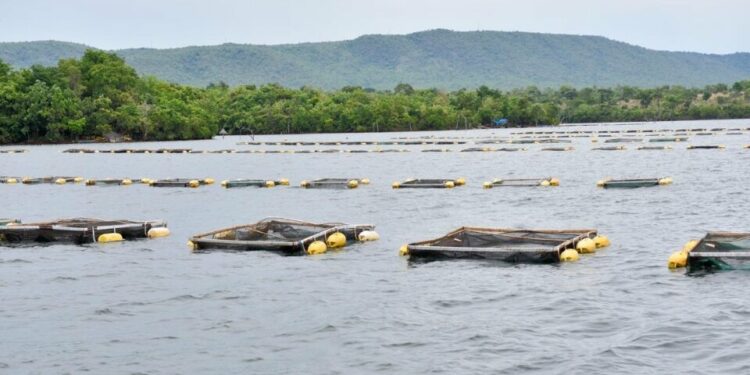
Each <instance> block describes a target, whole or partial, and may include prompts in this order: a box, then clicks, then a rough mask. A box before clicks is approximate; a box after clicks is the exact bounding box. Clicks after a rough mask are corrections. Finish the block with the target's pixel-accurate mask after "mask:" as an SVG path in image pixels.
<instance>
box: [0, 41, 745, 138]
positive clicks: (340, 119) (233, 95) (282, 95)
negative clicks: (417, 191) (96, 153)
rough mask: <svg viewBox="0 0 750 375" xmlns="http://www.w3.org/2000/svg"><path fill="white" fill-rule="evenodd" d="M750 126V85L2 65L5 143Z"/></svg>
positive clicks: (91, 60) (96, 63)
mask: <svg viewBox="0 0 750 375" xmlns="http://www.w3.org/2000/svg"><path fill="white" fill-rule="evenodd" d="M747 117H750V81H741V82H737V83H735V84H733V85H732V86H731V87H730V86H727V85H723V84H718V85H712V86H707V87H705V88H702V89H693V88H684V87H680V86H671V87H669V86H665V87H660V88H653V89H639V88H634V87H617V88H613V89H602V88H584V89H574V88H571V87H561V88H559V89H556V90H552V89H546V90H540V89H538V88H536V87H529V88H526V89H519V90H513V91H508V92H504V91H499V90H494V89H490V88H487V87H484V86H482V87H480V88H478V89H476V90H459V91H455V92H443V91H439V90H435V89H431V90H415V89H413V88H412V87H411V86H409V85H408V84H399V85H398V86H396V87H395V88H394V90H392V91H374V90H369V89H363V88H360V87H345V88H342V89H341V90H338V91H333V92H328V91H321V90H317V89H313V88H309V87H302V88H300V89H289V88H284V87H281V86H279V85H273V84H272V85H264V86H260V87H256V86H239V87H236V88H229V87H228V86H227V85H225V84H223V83H220V84H212V85H209V86H208V87H206V88H196V87H191V86H182V85H177V84H172V83H167V82H164V81H160V80H157V79H155V78H151V77H139V76H138V75H137V74H136V72H135V70H134V69H133V68H131V67H129V66H128V65H126V64H125V62H124V61H123V60H122V59H120V58H119V57H118V56H116V55H114V54H110V53H106V52H102V51H95V50H88V51H87V52H86V53H85V54H84V56H83V57H82V58H81V59H80V60H75V59H68V60H60V62H59V63H58V65H57V66H56V67H42V66H32V67H31V68H28V69H22V70H12V69H11V68H10V67H9V65H7V64H5V63H3V62H2V61H0V143H19V142H59V141H66V140H79V139H92V138H99V137H104V136H111V135H112V134H120V135H124V136H125V137H127V138H130V139H133V140H175V139H195V138H208V137H211V136H212V135H215V134H217V132H218V131H219V130H220V129H225V130H226V131H227V132H229V133H230V134H248V133H254V134H278V133H310V132H364V131H396V130H435V129H455V128H457V127H458V128H465V127H476V126H479V125H486V124H490V123H492V121H493V120H495V119H499V118H507V119H508V120H509V122H510V123H511V124H515V125H540V124H559V123H561V122H567V123H576V122H604V121H607V122H612V121H615V122H620V121H645V120H685V119H720V118H747Z"/></svg>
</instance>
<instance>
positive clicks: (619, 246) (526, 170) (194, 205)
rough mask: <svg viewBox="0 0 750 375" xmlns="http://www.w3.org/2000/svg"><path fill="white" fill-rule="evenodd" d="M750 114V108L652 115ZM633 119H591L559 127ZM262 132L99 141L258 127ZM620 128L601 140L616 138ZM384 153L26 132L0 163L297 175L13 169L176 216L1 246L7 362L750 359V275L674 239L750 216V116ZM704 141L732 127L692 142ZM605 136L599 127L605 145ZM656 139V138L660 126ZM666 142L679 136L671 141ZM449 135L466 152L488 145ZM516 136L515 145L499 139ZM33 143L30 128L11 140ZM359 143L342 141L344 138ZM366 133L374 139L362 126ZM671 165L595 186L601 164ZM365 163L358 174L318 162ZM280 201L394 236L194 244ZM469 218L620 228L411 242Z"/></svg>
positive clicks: (41, 216) (343, 364)
mask: <svg viewBox="0 0 750 375" xmlns="http://www.w3.org/2000/svg"><path fill="white" fill-rule="evenodd" d="M641 127H643V128H685V127H693V128H698V127H700V128H713V127H725V128H742V129H744V128H747V127H750V120H743V121H712V122H681V123H662V124H644V125H641ZM578 128H580V129H587V130H597V129H622V130H631V129H637V127H634V126H615V125H601V126H587V127H585V128H584V127H565V128H562V129H566V130H574V129H578ZM511 131H518V130H475V131H449V132H432V133H410V134H407V133H401V134H398V133H386V134H383V133H381V134H356V135H355V134H325V135H293V136H259V137H256V138H255V140H256V141H274V140H283V139H289V140H304V141H315V140H321V141H325V140H342V139H349V140H392V138H393V137H403V136H426V135H434V136H436V137H487V136H507V135H508V134H509V133H510V132H511ZM249 140H250V138H249V137H226V138H224V139H214V140H208V141H191V142H171V143H144V144H129V145H125V146H123V145H90V146H84V147H92V148H100V149H111V148H122V147H132V148H139V147H140V148H160V147H190V148H194V149H203V150H216V149H226V148H234V149H240V150H251V149H305V148H306V149H313V148H315V147H309V146H299V147H296V148H294V147H267V146H243V145H236V143H237V142H241V141H249ZM601 140H603V139H601ZM572 142H573V143H572V144H571V145H572V146H573V147H575V150H574V151H569V152H543V151H540V149H541V148H542V147H549V145H524V146H518V147H526V148H528V151H524V152H512V153H503V152H489V153H481V152H479V153H458V152H448V153H421V152H417V151H418V150H420V149H422V148H434V147H435V146H398V147H384V148H404V149H410V150H412V152H408V153H366V154H349V153H346V154H164V155H162V154H66V153H62V152H61V151H62V150H63V149H66V148H69V147H80V146H70V145H67V146H64V145H61V146H24V147H20V148H25V149H27V150H29V152H27V153H24V154H2V155H0V175H18V176H36V177H41V176H46V175H58V176H62V175H72V176H83V177H86V178H106V177H132V178H140V177H150V178H166V177H190V178H204V177H212V178H215V179H216V180H217V182H218V181H221V180H223V179H231V178H262V179H277V178H281V177H286V178H289V179H290V181H291V182H292V186H290V187H276V188H273V189H253V188H247V189H228V190H226V189H222V188H221V187H219V186H218V184H217V185H212V186H204V187H201V188H198V189H166V188H150V187H147V186H144V185H133V186H129V187H86V186H83V185H80V184H78V185H73V184H68V185H63V186H56V185H36V186H24V185H21V184H17V185H1V184H0V196H2V197H3V198H4V199H3V202H4V203H3V207H2V209H1V210H0V217H13V218H18V219H22V220H23V221H26V222H32V221H39V220H47V219H54V218H64V217H98V218H111V219H121V218H122V219H132V220H146V219H164V220H166V221H168V223H169V226H170V229H171V230H172V235H171V236H170V237H168V238H164V239H157V240H150V241H136V242H126V243H120V244H111V245H96V244H92V245H85V246H75V245H53V246H44V247H30V248H29V247H26V248H0V301H1V302H0V334H1V337H2V339H0V372H1V373H20V374H26V373H82V372H90V373H96V374H102V373H118V374H123V373H134V374H135V373H148V374H185V373H217V374H228V373H256V374H280V373H304V374H356V373H389V374H390V373H445V374H462V373H501V374H502V373H507V374H520V373H552V374H558V373H566V374H569V373H574V374H575V373H608V374H613V373H640V374H647V373H656V374H662V373H678V372H685V373H748V372H750V358H749V357H748V355H747V353H748V352H750V339H749V338H748V335H747V332H748V330H750V299H748V295H750V292H748V290H747V288H746V285H747V283H748V282H750V273H747V272H743V271H736V272H723V273H715V274H709V275H704V276H701V277H694V276H688V275H685V274H684V272H670V271H669V270H667V268H666V261H667V257H668V256H669V254H671V253H672V252H673V251H675V250H678V249H679V248H681V247H682V245H683V244H684V243H685V242H687V241H688V240H689V239H692V238H698V237H701V236H702V235H703V234H705V232H706V231H709V230H737V231H743V230H744V231H747V230H750V225H748V223H747V219H746V218H747V213H748V212H749V211H750V200H749V199H748V194H747V189H748V184H750V182H749V180H748V177H747V175H748V173H747V172H748V165H750V149H743V148H742V146H743V145H745V144H748V143H750V132H745V134H743V135H725V134H724V133H721V134H719V135H714V136H696V135H693V136H690V141H689V142H687V143H676V144H671V145H672V146H673V147H674V149H673V150H670V151H636V150H635V147H636V145H633V144H626V146H627V147H628V149H629V150H627V151H616V152H608V151H592V150H591V148H592V147H593V146H594V145H592V143H591V142H590V140H589V139H587V138H576V139H573V141H572ZM687 144H724V145H726V150H723V151H721V150H691V151H688V150H686V149H685V147H686V145H687ZM598 145H599V146H601V145H602V144H601V142H600V143H599V144H598ZM650 145H653V144H650ZM659 145H662V144H659ZM473 146H475V145H473V144H471V141H470V142H469V144H467V145H461V146H440V147H448V148H452V149H455V150H458V149H461V148H467V147H473ZM498 147H502V146H498ZM13 148H19V147H13ZM342 148H344V147H342ZM353 148H375V146H361V147H353ZM542 176H555V177H558V178H559V179H560V180H561V186H560V187H557V188H518V189H491V190H485V189H482V188H481V183H482V182H483V181H489V180H491V179H492V178H495V177H500V178H502V177H505V178H509V177H542ZM608 176H610V177H618V178H636V177H662V176H671V177H672V178H673V179H674V184H673V185H671V186H666V187H654V188H644V189H635V190H603V189H597V188H596V187H595V183H596V181H597V180H599V179H602V178H604V177H608ZM320 177H367V178H369V179H371V180H372V183H371V184H370V185H369V186H362V187H360V188H358V189H352V190H319V189H310V190H305V189H301V188H297V187H295V186H298V184H299V182H300V181H301V180H304V179H313V178H320ZM408 177H421V178H448V177H450V178H456V177H465V178H466V179H467V181H468V185H467V186H465V187H461V188H456V189H434V190H433V189H427V190H392V189H391V187H390V186H391V183H392V182H394V181H397V180H403V179H406V178H408ZM267 216H281V217H289V218H296V219H301V220H306V221H313V222H316V221H318V222H330V221H342V222H347V223H357V224H360V223H361V224H370V223H371V224H374V225H376V226H377V231H378V232H379V233H380V235H381V240H380V241H378V242H373V243H366V244H361V245H354V246H351V247H347V248H346V249H345V250H344V251H341V252H335V253H331V252H329V253H327V254H325V255H322V256H307V257H281V256H278V255H275V254H270V253H263V252H253V253H249V252H248V253H228V252H212V253H201V254H194V253H191V252H190V251H189V250H188V248H187V246H186V242H187V239H188V238H189V236H191V235H193V234H196V233H201V232H205V231H208V230H213V229H218V228H222V227H227V226H231V225H235V224H242V223H250V222H255V221H257V220H259V219H261V218H264V217H267ZM463 225H472V226H493V227H531V228H550V229H564V228H596V229H598V230H599V232H600V233H603V234H606V235H608V236H609V237H610V239H611V241H612V246H610V247H609V248H606V249H605V250H603V251H600V252H598V253H596V254H594V255H591V256H583V257H582V259H581V260H580V261H579V262H576V263H570V264H560V265H508V264H501V263H492V262H477V261H449V262H431V263H426V264H410V263H409V262H408V261H407V260H406V259H405V258H402V257H399V256H398V255H397V253H398V248H399V247H400V246H401V245H402V244H405V243H408V242H414V241H418V240H425V239H429V238H435V237H439V236H441V235H443V234H445V233H447V232H449V231H451V230H452V229H455V228H457V227H459V226H463Z"/></svg>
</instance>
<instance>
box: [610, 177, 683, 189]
mask: <svg viewBox="0 0 750 375" xmlns="http://www.w3.org/2000/svg"><path fill="white" fill-rule="evenodd" d="M671 184H672V178H671V177H659V178H635V179H627V180H617V179H604V180H600V181H597V183H596V186H598V187H600V188H605V189H617V188H619V189H635V188H641V187H649V186H666V185H671Z"/></svg>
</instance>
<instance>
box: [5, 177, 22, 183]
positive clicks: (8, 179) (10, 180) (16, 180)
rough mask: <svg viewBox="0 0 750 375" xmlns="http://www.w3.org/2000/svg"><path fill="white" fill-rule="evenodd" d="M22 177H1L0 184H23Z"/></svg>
mask: <svg viewBox="0 0 750 375" xmlns="http://www.w3.org/2000/svg"><path fill="white" fill-rule="evenodd" d="M21 180H22V179H21V178H20V177H11V176H0V184H16V183H19V182H21Z"/></svg>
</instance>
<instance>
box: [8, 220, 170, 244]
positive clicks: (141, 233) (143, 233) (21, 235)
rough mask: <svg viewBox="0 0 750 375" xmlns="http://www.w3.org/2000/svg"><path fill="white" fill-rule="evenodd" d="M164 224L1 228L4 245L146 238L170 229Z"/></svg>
mask: <svg viewBox="0 0 750 375" xmlns="http://www.w3.org/2000/svg"><path fill="white" fill-rule="evenodd" d="M166 226H167V223H166V222H164V221H161V220H153V221H141V222H139V221H129V220H101V219H88V218H76V219H62V220H56V221H49V222H43V223H22V224H10V225H8V224H6V225H4V226H0V243H38V242H42V243H45V242H72V243H77V244H82V243H89V242H96V240H97V238H98V236H100V235H102V234H105V233H119V234H121V235H122V237H123V238H124V239H135V238H146V237H148V231H149V230H151V229H152V228H162V227H163V228H166Z"/></svg>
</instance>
